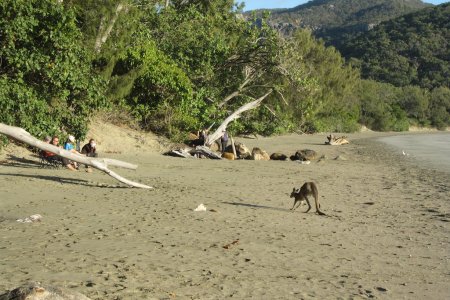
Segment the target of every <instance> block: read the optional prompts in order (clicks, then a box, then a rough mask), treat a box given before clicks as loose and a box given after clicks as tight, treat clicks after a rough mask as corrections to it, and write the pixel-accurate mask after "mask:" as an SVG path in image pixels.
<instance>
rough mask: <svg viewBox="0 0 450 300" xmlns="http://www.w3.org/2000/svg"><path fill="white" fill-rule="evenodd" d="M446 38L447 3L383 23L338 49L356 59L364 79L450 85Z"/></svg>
mask: <svg viewBox="0 0 450 300" xmlns="http://www.w3.org/2000/svg"><path fill="white" fill-rule="evenodd" d="M449 41H450V3H447V4H442V5H439V6H435V7H431V8H427V9H424V10H421V11H419V12H415V13H411V14H408V15H405V16H402V17H399V18H396V19H393V20H391V21H388V22H384V23H382V24H380V25H378V26H377V27H376V28H374V29H373V30H371V31H369V32H367V33H365V34H360V35H358V36H356V37H354V38H352V39H349V40H348V41H345V42H344V44H343V45H342V47H340V49H339V50H340V51H341V53H342V54H343V56H344V57H346V58H347V59H350V58H357V59H358V60H359V63H360V64H361V70H362V75H363V77H364V78H369V79H374V80H377V81H383V82H389V83H391V84H394V85H396V86H405V85H419V86H421V87H424V88H434V87H439V86H445V87H450V79H449V78H450V45H449V44H450V42H449Z"/></svg>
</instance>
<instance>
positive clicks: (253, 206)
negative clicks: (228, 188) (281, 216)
mask: <svg viewBox="0 0 450 300" xmlns="http://www.w3.org/2000/svg"><path fill="white" fill-rule="evenodd" d="M222 203H225V204H229V205H235V206H244V207H249V208H258V209H270V210H278V211H290V209H288V208H281V207H273V206H266V205H259V204H252V203H242V202H227V201H224V202H222Z"/></svg>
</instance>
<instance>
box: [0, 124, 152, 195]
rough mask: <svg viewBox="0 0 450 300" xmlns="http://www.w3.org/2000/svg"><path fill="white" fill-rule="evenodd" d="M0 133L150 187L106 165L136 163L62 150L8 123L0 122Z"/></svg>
mask: <svg viewBox="0 0 450 300" xmlns="http://www.w3.org/2000/svg"><path fill="white" fill-rule="evenodd" d="M0 133H3V134H4V135H7V136H9V137H12V138H14V139H16V140H18V141H21V142H24V143H26V144H28V145H30V146H33V147H36V148H39V149H41V150H44V151H50V152H52V153H55V154H56V155H58V156H61V157H64V158H67V159H70V160H72V161H76V162H78V163H80V164H85V165H88V166H91V167H94V168H96V169H99V170H101V171H103V172H105V173H106V174H108V175H109V176H112V177H114V178H116V179H117V180H119V181H120V182H123V183H125V184H128V185H130V186H134V187H139V188H145V189H151V188H152V187H150V186H147V185H144V184H141V183H137V182H133V181H130V180H128V179H126V178H123V177H122V176H120V175H119V174H117V173H115V172H113V171H111V170H109V169H108V166H117V167H122V168H126V169H133V170H135V169H136V168H137V165H133V164H130V163H127V162H124V161H120V160H116V159H110V158H94V157H87V156H84V155H80V154H77V153H73V152H70V151H68V150H64V149H63V148H59V147H57V146H54V145H52V144H48V143H45V142H43V141H40V140H38V139H36V138H35V137H33V136H32V135H31V134H30V133H28V132H27V131H25V130H24V129H23V128H20V127H13V126H9V125H5V124H2V123H0Z"/></svg>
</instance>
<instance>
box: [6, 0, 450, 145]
mask: <svg viewBox="0 0 450 300" xmlns="http://www.w3.org/2000/svg"><path fill="white" fill-rule="evenodd" d="M369 90H370V91H372V92H373V93H369V94H368V93H367V91H369ZM385 90H389V91H392V93H389V94H387V93H385V94H383V95H387V96H386V97H385V96H381V97H378V94H376V93H381V94H382V92H383V91H385ZM267 93H268V94H269V96H268V97H267V98H265V99H264V101H263V102H262V105H261V106H260V107H258V108H257V109H254V110H251V111H248V112H246V113H245V114H244V115H243V116H242V117H241V118H240V119H238V120H237V121H234V122H233V123H231V125H230V127H229V130H230V132H231V133H232V134H239V133H244V132H253V133H259V134H263V135H270V134H278V133H284V132H293V131H297V132H316V131H341V132H342V131H354V130H357V129H358V128H359V127H360V124H365V125H368V126H372V127H373V128H374V129H379V130H406V129H407V128H408V126H409V124H410V123H418V124H421V125H433V126H438V127H445V126H447V125H448V124H449V118H448V107H449V106H448V101H447V100H446V99H448V97H447V95H448V89H446V88H443V89H442V90H439V89H434V90H433V91H432V92H431V91H430V92H429V93H428V94H427V93H425V94H422V92H421V90H420V89H419V92H417V91H416V90H415V87H411V88H409V87H404V88H396V87H392V88H390V87H389V88H387V87H380V86H379V84H378V83H372V82H371V81H367V82H366V81H361V80H360V71H359V69H358V68H357V67H354V66H352V64H348V63H346V62H345V60H344V58H343V57H342V56H341V54H340V53H339V52H338V51H336V50H335V48H333V47H326V46H325V44H324V43H323V42H322V41H318V40H316V39H315V38H314V37H313V36H312V34H311V31H309V30H297V31H295V32H293V34H292V35H290V36H289V37H287V38H284V37H282V36H280V35H279V34H278V32H277V31H276V30H275V29H274V28H273V27H271V26H270V25H269V23H268V22H267V20H266V19H265V18H262V19H259V20H257V19H256V18H254V19H253V18H250V19H248V18H244V17H243V15H242V7H237V6H236V4H235V3H234V1H233V0H212V1H203V0H191V1H185V0H172V1H157V0H111V1H97V0H71V1H58V0H3V1H1V2H0V112H1V114H0V122H3V123H6V124H9V125H15V126H21V127H23V128H25V129H26V130H28V131H30V132H31V133H32V134H34V135H36V136H39V137H43V136H45V135H51V134H55V133H58V134H62V135H67V134H69V133H71V134H75V135H76V136H77V137H78V138H83V137H84V135H85V134H86V130H87V127H88V124H89V119H90V117H91V116H93V115H95V114H96V113H97V112H99V111H108V112H109V115H112V116H115V119H116V120H119V121H120V122H129V121H131V122H135V123H137V124H139V126H140V127H141V128H142V129H143V130H150V131H154V132H156V133H158V134H161V135H165V136H167V137H169V138H171V139H172V140H176V141H183V140H185V138H186V137H187V136H188V133H189V132H192V131H197V130H198V129H200V128H203V127H208V126H210V125H211V124H219V123H220V122H221V121H222V120H223V119H224V118H226V117H227V116H228V115H229V114H230V113H231V112H232V111H234V110H236V109H237V108H238V107H240V106H242V105H243V104H246V103H248V102H250V101H253V100H254V99H257V98H260V97H261V96H263V95H265V94H267ZM374 93H375V94H374ZM406 93H409V94H411V95H419V96H417V97H415V98H412V99H413V101H411V100H410V98H408V99H405V98H404V95H405V94H406ZM446 101H447V102H446ZM387 103H389V105H387ZM446 105H447V106H446ZM434 112H439V114H435V113H434ZM436 115H439V118H438V119H435V116H436ZM215 126H217V125H215Z"/></svg>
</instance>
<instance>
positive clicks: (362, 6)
mask: <svg viewBox="0 0 450 300" xmlns="http://www.w3.org/2000/svg"><path fill="white" fill-rule="evenodd" d="M427 6H429V4H425V3H423V2H422V1H420V0H409V1H404V0H313V1H309V2H307V3H305V4H302V5H299V6H296V7H294V8H291V9H284V10H279V9H278V10H273V11H272V15H271V17H270V22H271V24H273V26H275V27H278V28H280V29H282V30H283V31H284V32H285V33H289V32H290V31H291V30H292V28H310V29H311V30H312V31H313V35H314V36H315V37H316V38H321V39H323V40H324V41H325V44H326V45H333V46H335V47H337V48H339V46H340V44H341V41H342V39H344V38H345V37H346V36H348V35H352V34H355V33H359V32H366V31H367V30H369V29H370V28H371V27H373V26H374V25H376V24H379V23H380V22H383V21H387V20H390V19H393V18H395V17H398V16H402V15H404V14H407V13H410V12H414V11H417V10H420V9H423V8H425V7H427Z"/></svg>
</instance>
